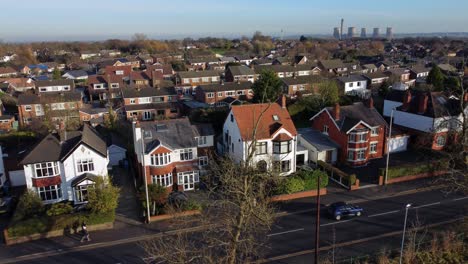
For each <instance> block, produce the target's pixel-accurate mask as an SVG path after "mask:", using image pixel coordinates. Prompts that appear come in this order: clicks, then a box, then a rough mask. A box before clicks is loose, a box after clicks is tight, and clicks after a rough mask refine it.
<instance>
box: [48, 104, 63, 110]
mask: <svg viewBox="0 0 468 264" xmlns="http://www.w3.org/2000/svg"><path fill="white" fill-rule="evenodd" d="M50 107H51V108H52V110H63V109H65V104H64V103H55V104H51V106H50Z"/></svg>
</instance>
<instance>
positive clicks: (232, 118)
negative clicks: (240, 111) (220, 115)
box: [231, 114, 234, 122]
mask: <svg viewBox="0 0 468 264" xmlns="http://www.w3.org/2000/svg"><path fill="white" fill-rule="evenodd" d="M231 122H234V115H233V114H231Z"/></svg>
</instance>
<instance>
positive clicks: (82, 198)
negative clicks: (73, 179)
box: [75, 184, 94, 203]
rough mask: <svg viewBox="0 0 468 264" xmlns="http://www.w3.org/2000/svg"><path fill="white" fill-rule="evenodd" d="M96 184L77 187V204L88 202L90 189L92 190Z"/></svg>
mask: <svg viewBox="0 0 468 264" xmlns="http://www.w3.org/2000/svg"><path fill="white" fill-rule="evenodd" d="M93 186H94V184H89V185H79V186H76V187H75V202H81V203H83V202H86V201H88V188H92V187H93Z"/></svg>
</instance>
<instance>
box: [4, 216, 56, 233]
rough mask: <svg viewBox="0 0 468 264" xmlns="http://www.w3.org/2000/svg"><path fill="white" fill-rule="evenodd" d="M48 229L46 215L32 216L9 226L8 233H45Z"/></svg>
mask: <svg viewBox="0 0 468 264" xmlns="http://www.w3.org/2000/svg"><path fill="white" fill-rule="evenodd" d="M46 231H47V218H46V217H32V218H29V219H26V220H23V221H20V222H17V223H15V224H14V225H11V226H10V227H8V235H9V236H10V237H19V236H27V235H32V234H35V233H44V232H46Z"/></svg>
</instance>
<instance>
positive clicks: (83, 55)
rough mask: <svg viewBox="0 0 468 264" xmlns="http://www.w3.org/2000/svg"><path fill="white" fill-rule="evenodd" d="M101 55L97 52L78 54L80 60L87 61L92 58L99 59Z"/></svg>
mask: <svg viewBox="0 0 468 264" xmlns="http://www.w3.org/2000/svg"><path fill="white" fill-rule="evenodd" d="M99 56H101V54H100V53H99V52H97V51H83V52H81V54H80V59H82V60H87V59H90V58H93V57H99Z"/></svg>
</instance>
